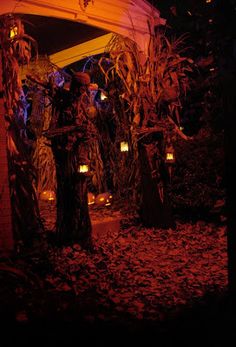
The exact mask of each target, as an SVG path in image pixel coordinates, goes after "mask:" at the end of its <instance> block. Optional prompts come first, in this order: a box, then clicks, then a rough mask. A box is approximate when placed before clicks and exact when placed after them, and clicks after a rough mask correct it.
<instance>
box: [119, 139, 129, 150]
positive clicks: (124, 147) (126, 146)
mask: <svg viewBox="0 0 236 347" xmlns="http://www.w3.org/2000/svg"><path fill="white" fill-rule="evenodd" d="M120 151H121V152H128V151H129V144H128V142H125V141H122V142H121V143H120Z"/></svg>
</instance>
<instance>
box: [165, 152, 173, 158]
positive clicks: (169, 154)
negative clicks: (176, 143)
mask: <svg viewBox="0 0 236 347" xmlns="http://www.w3.org/2000/svg"><path fill="white" fill-rule="evenodd" d="M166 160H174V153H170V152H167V153H166Z"/></svg>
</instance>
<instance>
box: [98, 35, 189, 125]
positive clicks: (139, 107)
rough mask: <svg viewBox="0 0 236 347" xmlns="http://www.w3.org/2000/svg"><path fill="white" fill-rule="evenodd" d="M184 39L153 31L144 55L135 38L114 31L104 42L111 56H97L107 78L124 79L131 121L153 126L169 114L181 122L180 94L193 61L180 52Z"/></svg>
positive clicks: (176, 121) (185, 88)
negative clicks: (107, 40)
mask: <svg viewBox="0 0 236 347" xmlns="http://www.w3.org/2000/svg"><path fill="white" fill-rule="evenodd" d="M183 40H184V37H181V38H179V39H177V40H174V41H173V42H170V41H169V40H168V38H167V37H166V36H165V35H164V34H163V33H162V32H157V33H154V34H153V35H151V38H150V42H149V47H148V55H147V56H145V55H144V53H143V52H140V50H139V49H138V46H137V45H136V43H135V42H134V41H132V40H130V39H129V38H127V37H122V36H120V35H114V36H113V38H112V40H111V41H110V43H109V44H108V46H107V51H108V53H109V56H110V57H109V58H107V57H102V58H101V59H100V61H99V66H100V68H101V70H102V72H103V74H104V76H105V78H106V82H107V83H108V82H109V81H111V80H114V78H117V76H119V78H120V79H121V81H122V82H123V85H124V93H123V95H122V97H123V98H124V99H125V100H127V101H128V103H129V105H130V109H131V110H132V112H133V117H132V119H131V122H132V123H133V124H135V125H136V126H137V127H149V126H151V127H152V126H155V125H158V123H159V121H160V120H161V121H163V120H166V119H168V117H170V118H171V119H172V120H173V121H174V122H175V124H176V125H177V126H179V125H180V115H179V109H180V108H181V98H182V97H183V96H184V95H186V92H187V90H188V88H189V76H188V74H189V73H190V72H191V71H192V64H193V61H192V60H191V59H189V58H187V57H182V56H181V55H180V52H181V46H182V44H183ZM115 76H116V77H115Z"/></svg>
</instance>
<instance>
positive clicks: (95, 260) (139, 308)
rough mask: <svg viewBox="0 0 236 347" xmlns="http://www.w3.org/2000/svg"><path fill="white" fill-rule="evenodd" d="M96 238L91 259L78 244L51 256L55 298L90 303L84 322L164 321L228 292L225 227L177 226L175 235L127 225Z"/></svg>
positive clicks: (49, 275)
mask: <svg viewBox="0 0 236 347" xmlns="http://www.w3.org/2000/svg"><path fill="white" fill-rule="evenodd" d="M126 222H127V220H126ZM108 229H109V228H108ZM94 239H95V252H94V253H93V254H90V253H88V252H86V251H84V250H82V249H81V248H80V247H79V246H78V245H74V246H73V247H66V248H64V249H63V250H62V251H61V252H60V253H55V252H54V251H52V254H51V260H52V262H53V264H54V271H53V272H52V273H51V274H48V276H47V278H46V281H47V283H48V286H49V288H50V289H51V290H52V291H54V292H55V293H58V292H61V293H63V292H66V293H71V294H72V295H74V296H75V297H77V300H78V301H79V302H80V300H83V301H86V302H89V303H90V305H87V308H86V310H85V317H84V318H85V319H86V317H87V315H90V317H91V315H92V317H93V319H96V318H99V317H100V319H109V318H110V319H111V318H113V319H114V318H116V317H117V315H119V314H120V313H123V314H130V317H133V318H136V319H143V318H146V319H151V320H156V319H164V318H167V317H168V315H169V314H170V313H171V314H173V313H176V312H178V310H181V309H183V307H184V306H185V305H187V306H188V305H189V306H191V305H192V304H193V303H194V302H196V301H198V300H199V299H201V297H203V296H204V294H206V293H209V292H210V291H216V290H218V291H222V292H223V291H224V290H225V289H226V285H227V270H226V263H227V253H226V236H225V227H217V226H216V225H214V224H211V225H207V224H205V223H203V222H198V223H196V224H193V225H191V224H178V225H177V229H176V230H171V229H169V230H160V229H159V230H155V229H144V228H141V227H140V226H129V227H128V228H127V227H126V228H125V229H124V230H116V231H115V230H113V231H112V232H108V233H105V232H104V231H102V230H100V231H99V232H98V233H97V234H96V235H94ZM199 254H201V257H200V258H199ZM97 305H98V306H99V312H97V311H96V308H97ZM101 311H102V312H101ZM101 313H103V315H105V316H103V318H102V315H101V316H100V314H101ZM109 314H113V317H111V316H109Z"/></svg>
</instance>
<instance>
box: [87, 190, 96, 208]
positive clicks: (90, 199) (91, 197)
mask: <svg viewBox="0 0 236 347" xmlns="http://www.w3.org/2000/svg"><path fill="white" fill-rule="evenodd" d="M93 204H95V195H93V193H90V192H89V193H88V205H93Z"/></svg>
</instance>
